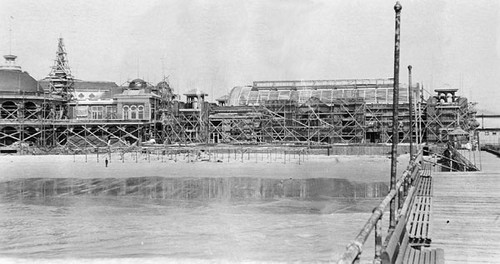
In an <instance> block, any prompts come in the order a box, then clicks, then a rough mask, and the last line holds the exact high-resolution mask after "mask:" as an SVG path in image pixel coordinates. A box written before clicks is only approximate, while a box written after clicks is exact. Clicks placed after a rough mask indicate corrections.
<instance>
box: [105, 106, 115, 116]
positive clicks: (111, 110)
mask: <svg viewBox="0 0 500 264" xmlns="http://www.w3.org/2000/svg"><path fill="white" fill-rule="evenodd" d="M106 118H107V119H116V107H113V106H106Z"/></svg>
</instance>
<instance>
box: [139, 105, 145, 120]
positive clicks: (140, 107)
mask: <svg viewBox="0 0 500 264" xmlns="http://www.w3.org/2000/svg"><path fill="white" fill-rule="evenodd" d="M139 119H144V106H142V105H140V106H139Z"/></svg>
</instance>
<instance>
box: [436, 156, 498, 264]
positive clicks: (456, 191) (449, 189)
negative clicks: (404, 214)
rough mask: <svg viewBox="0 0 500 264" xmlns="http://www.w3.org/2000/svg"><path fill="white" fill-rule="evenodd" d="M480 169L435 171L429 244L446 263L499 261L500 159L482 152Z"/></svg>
mask: <svg viewBox="0 0 500 264" xmlns="http://www.w3.org/2000/svg"><path fill="white" fill-rule="evenodd" d="M481 156H482V160H483V162H482V169H483V170H482V171H480V172H434V173H433V189H434V190H433V191H434V192H433V193H434V195H433V202H432V207H433V210H432V214H433V215H432V219H431V225H432V234H431V236H432V244H431V247H432V248H442V249H444V252H445V253H444V256H445V262H446V263H498V262H499V261H500V159H499V158H498V157H496V156H494V155H492V154H489V153H485V152H482V153H481Z"/></svg>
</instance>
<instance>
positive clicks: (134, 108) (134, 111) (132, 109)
mask: <svg viewBox="0 0 500 264" xmlns="http://www.w3.org/2000/svg"><path fill="white" fill-rule="evenodd" d="M130 119H137V106H135V105H133V106H131V107H130Z"/></svg>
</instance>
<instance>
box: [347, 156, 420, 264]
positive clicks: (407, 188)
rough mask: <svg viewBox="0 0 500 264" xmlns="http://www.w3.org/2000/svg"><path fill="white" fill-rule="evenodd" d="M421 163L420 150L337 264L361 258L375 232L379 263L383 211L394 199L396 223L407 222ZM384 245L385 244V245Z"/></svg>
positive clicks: (390, 233) (391, 231)
mask: <svg viewBox="0 0 500 264" xmlns="http://www.w3.org/2000/svg"><path fill="white" fill-rule="evenodd" d="M421 161H422V150H420V151H419V152H418V154H417V155H416V156H415V157H414V158H413V159H411V160H410V163H409V165H408V167H407V168H406V170H405V171H404V172H403V175H402V176H401V177H400V178H399V180H398V181H397V182H396V188H395V189H394V190H390V192H389V194H387V196H386V197H385V198H384V200H382V202H381V203H380V204H379V205H378V206H377V207H376V208H375V209H373V213H372V215H371V216H370V218H369V219H368V221H367V222H366V223H365V225H364V226H363V228H362V229H361V231H360V232H359V234H358V235H357V236H356V238H355V239H354V241H353V242H351V243H350V244H349V245H347V249H346V251H345V252H344V253H343V254H342V256H341V258H340V259H339V260H338V263H342V264H343V263H356V262H357V261H359V259H360V257H361V253H362V251H363V246H364V244H365V242H366V240H367V239H368V237H369V236H370V234H371V232H372V231H373V230H375V252H374V253H375V254H374V263H380V262H381V258H382V251H383V244H382V240H383V237H382V236H383V231H382V219H383V215H384V211H385V210H386V208H387V206H388V205H389V204H390V202H391V201H392V200H393V199H395V201H397V209H398V215H397V217H396V219H397V223H399V221H407V218H408V211H409V208H410V205H411V201H412V200H413V194H414V192H415V188H416V187H415V186H416V183H417V180H418V178H417V176H418V171H419V170H420V164H421ZM397 223H396V225H397ZM393 232H394V230H393V229H389V230H387V232H386V238H385V241H389V239H390V237H391V235H392V233H393ZM385 244H386V243H385Z"/></svg>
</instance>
